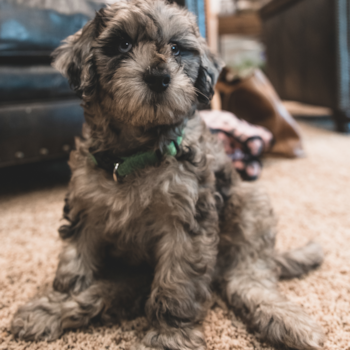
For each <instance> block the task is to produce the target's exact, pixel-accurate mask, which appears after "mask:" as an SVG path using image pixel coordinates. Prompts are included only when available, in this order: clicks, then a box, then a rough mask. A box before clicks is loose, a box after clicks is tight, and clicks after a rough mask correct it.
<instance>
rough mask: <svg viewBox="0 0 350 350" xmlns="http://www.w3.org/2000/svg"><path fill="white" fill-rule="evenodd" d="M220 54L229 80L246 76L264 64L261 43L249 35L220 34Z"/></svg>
mask: <svg viewBox="0 0 350 350" xmlns="http://www.w3.org/2000/svg"><path fill="white" fill-rule="evenodd" d="M220 55H221V57H222V59H223V60H224V62H225V63H226V66H227V67H228V68H229V72H228V73H227V74H231V76H232V78H231V79H230V80H233V79H234V78H246V77H248V76H250V75H252V74H253V72H254V70H255V69H256V68H261V67H263V66H264V64H265V57H264V47H263V45H262V44H261V43H260V42H259V41H258V40H256V39H254V38H252V37H249V36H241V35H222V36H220Z"/></svg>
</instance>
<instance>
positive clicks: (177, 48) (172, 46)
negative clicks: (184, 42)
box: [171, 44, 180, 56]
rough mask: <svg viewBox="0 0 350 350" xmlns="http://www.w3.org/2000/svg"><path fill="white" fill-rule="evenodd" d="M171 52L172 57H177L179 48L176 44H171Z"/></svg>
mask: <svg viewBox="0 0 350 350" xmlns="http://www.w3.org/2000/svg"><path fill="white" fill-rule="evenodd" d="M171 52H172V54H173V55H174V56H179V54H180V48H179V47H178V46H177V45H176V44H171Z"/></svg>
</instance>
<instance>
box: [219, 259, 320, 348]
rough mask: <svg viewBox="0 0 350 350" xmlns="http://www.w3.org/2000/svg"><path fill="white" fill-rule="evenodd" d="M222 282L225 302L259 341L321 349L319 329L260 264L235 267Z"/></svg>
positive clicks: (277, 345) (261, 262)
mask: <svg viewBox="0 0 350 350" xmlns="http://www.w3.org/2000/svg"><path fill="white" fill-rule="evenodd" d="M224 280H225V283H224V284H223V286H222V287H223V293H224V297H225V299H226V300H227V302H228V303H229V304H230V305H231V306H232V307H233V308H234V310H235V311H236V312H237V313H238V314H239V315H240V316H241V317H242V319H243V320H244V321H245V322H246V323H247V325H248V328H249V329H250V330H251V331H253V332H256V333H257V335H258V336H259V337H260V338H261V339H262V340H264V341H267V342H268V343H270V344H272V345H274V346H276V347H283V346H285V347H287V348H293V349H300V350H301V349H303V350H304V349H321V345H322V343H323V338H324V336H323V332H322V330H321V328H320V327H319V325H318V324H317V323H316V322H315V321H314V320H312V319H311V318H310V317H309V316H308V315H307V314H306V312H305V311H304V310H303V309H302V308H301V307H300V306H299V305H297V304H295V303H293V302H291V301H288V300H287V299H286V298H285V297H284V296H282V295H281V294H280V293H279V291H278V290H277V286H276V282H277V281H276V278H275V276H274V275H273V274H272V273H271V272H270V270H269V267H266V266H265V265H264V262H263V261H257V262H256V264H255V265H250V266H244V265H242V266H240V267H239V266H236V267H235V268H234V269H232V270H231V271H227V272H226V274H225V277H224Z"/></svg>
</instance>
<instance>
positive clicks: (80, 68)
mask: <svg viewBox="0 0 350 350" xmlns="http://www.w3.org/2000/svg"><path fill="white" fill-rule="evenodd" d="M104 18H105V17H104V9H101V10H100V11H98V12H97V13H96V16H95V18H94V19H93V20H91V21H90V22H88V23H87V24H86V25H85V26H84V27H83V28H82V29H81V30H79V31H78V32H77V33H75V34H73V35H71V36H69V37H68V38H67V39H66V40H64V41H63V44H62V45H61V46H59V47H58V48H57V49H56V50H55V51H54V52H53V53H52V57H53V64H52V65H53V67H54V68H56V69H57V70H58V71H59V72H61V73H62V74H63V75H64V76H65V77H66V78H68V81H69V84H70V85H71V87H72V88H73V89H74V91H76V92H77V93H78V95H79V96H80V97H82V96H84V97H89V96H92V95H93V93H94V89H95V88H96V79H97V77H96V69H95V62H94V56H93V53H92V50H91V48H92V44H93V41H94V40H95V38H96V37H97V36H98V34H99V32H100V31H101V29H102V27H103V26H104Z"/></svg>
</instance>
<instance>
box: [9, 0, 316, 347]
mask: <svg viewBox="0 0 350 350" xmlns="http://www.w3.org/2000/svg"><path fill="white" fill-rule="evenodd" d="M122 37H127V38H128V40H130V42H131V43H132V45H133V47H132V49H131V51H129V52H127V53H120V52H118V43H119V42H120V40H121V39H120V38H122ZM174 42H175V43H177V44H178V45H179V47H180V48H181V50H182V53H181V55H179V56H174V55H173V54H172V52H171V49H170V46H171V44H172V43H174ZM54 55H55V66H56V68H57V69H59V70H60V71H61V72H62V73H63V74H64V75H66V76H67V77H68V78H69V80H70V82H71V84H72V86H73V87H74V89H75V90H76V91H77V92H78V93H79V94H80V95H81V97H82V99H83V106H84V110H85V117H86V126H85V128H84V132H83V136H84V137H83V139H81V140H77V145H76V150H75V151H73V152H72V153H71V157H70V161H69V164H70V167H71V169H72V178H71V181H70V185H69V192H68V194H67V198H66V205H65V207H64V217H65V219H66V220H67V224H66V225H64V226H62V228H61V229H60V234H61V237H62V239H64V240H65V242H66V245H65V247H64V249H63V251H62V253H61V255H60V258H59V264H58V268H57V272H56V277H55V280H54V283H53V287H54V290H53V291H52V292H50V293H48V294H46V295H44V296H41V297H37V298H35V299H34V300H33V301H31V302H29V303H28V304H26V305H25V306H23V307H21V308H20V309H19V310H18V311H17V313H16V315H15V316H14V319H13V322H12V331H13V333H14V334H15V335H16V336H18V337H19V338H21V339H25V340H39V339H46V340H53V339H56V338H57V337H59V336H60V335H61V334H62V332H63V331H64V330H65V329H67V328H77V327H81V326H84V325H86V324H88V323H89V322H90V321H91V320H92V319H93V318H96V317H100V318H101V319H102V320H105V321H109V322H110V321H116V320H118V319H120V318H124V317H135V316H136V315H138V314H142V313H145V314H146V316H147V318H148V320H149V322H150V325H151V329H150V331H149V333H148V334H147V335H146V337H145V339H144V340H143V342H142V343H141V344H138V345H137V348H139V349H172V350H175V349H183V350H192V349H205V348H206V345H205V341H204V336H203V333H202V327H201V321H202V320H203V317H204V316H205V314H206V311H207V309H208V307H209V305H210V299H211V295H212V291H213V289H217V290H218V291H219V292H220V293H221V295H222V296H223V298H224V299H225V300H226V301H227V303H228V304H229V305H231V306H232V307H233V308H234V310H235V311H236V312H237V313H238V314H239V315H240V316H241V317H242V319H243V320H245V321H246V322H247V325H248V327H249V328H250V329H251V330H252V331H254V332H256V334H257V335H259V336H260V337H261V338H262V339H263V340H265V341H268V342H269V343H271V344H273V345H276V346H278V347H280V346H286V347H290V348H295V349H320V348H321V346H322V342H323V333H322V330H321V329H320V327H319V326H318V325H317V324H316V323H315V322H314V321H313V320H311V319H310V318H309V316H308V315H307V314H306V313H305V312H304V311H303V310H302V309H301V307H299V306H298V305H296V304H293V303H291V302H290V301H288V300H286V298H285V297H283V296H282V295H281V294H280V293H279V292H278V290H277V287H276V284H277V281H278V279H279V278H280V277H283V278H286V277H297V276H300V275H301V274H303V273H306V272H308V271H309V270H310V269H312V268H314V267H315V266H317V265H319V264H320V263H321V262H322V249H321V248H320V247H319V246H318V245H316V244H315V243H312V244H310V245H308V246H307V247H304V248H301V249H299V250H295V251H292V252H287V253H283V254H280V253H277V252H276V251H275V249H274V244H275V234H276V233H275V219H274V215H273V211H272V209H271V206H270V202H269V199H268V197H267V196H266V195H265V194H264V193H262V192H261V191H260V190H259V189H257V188H255V187H254V186H251V185H248V184H244V183H242V182H241V181H240V179H239V177H238V175H237V173H236V172H235V171H234V170H233V168H232V166H231V162H230V160H229V159H228V158H227V157H226V155H225V152H224V149H223V147H222V145H221V144H220V142H219V141H218V140H217V139H216V138H215V136H213V135H211V134H210V132H209V131H208V129H207V128H206V126H205V125H204V124H203V122H202V121H201V119H200V118H199V116H198V114H197V113H196V108H197V105H198V103H199V102H204V101H209V100H210V98H211V97H212V93H213V86H214V84H215V82H216V79H217V76H218V74H219V71H220V69H221V66H222V64H221V62H220V61H219V60H218V59H217V58H216V57H215V56H214V55H212V54H211V53H210V52H209V50H208V48H207V46H206V44H205V42H204V40H203V39H202V38H201V37H200V35H199V32H198V28H197V26H196V21H195V18H194V16H193V15H191V14H190V13H189V12H187V11H186V10H184V9H180V8H179V7H177V6H176V5H169V4H166V3H165V2H163V1H161V0H153V1H152V0H132V1H119V2H117V3H116V4H114V5H111V6H109V7H107V8H106V9H103V10H101V11H100V12H98V13H97V14H96V18H95V19H94V20H93V21H91V22H90V23H88V24H87V25H86V26H85V27H84V28H83V30H81V31H79V32H78V33H76V34H75V35H73V36H71V37H69V38H68V39H67V40H66V42H65V43H64V44H63V45H62V46H61V47H60V48H58V49H57V50H56V52H55V54H54ZM149 67H152V69H163V70H166V71H167V72H169V75H170V78H171V82H170V85H169V88H168V89H167V90H166V91H164V92H162V93H155V92H152V91H151V90H150V89H149V88H148V86H147V84H146V83H145V82H144V79H143V75H144V74H145V71H147V70H149V69H150V68H149ZM183 127H184V139H183V142H182V144H181V149H180V152H179V153H178V155H177V156H176V157H172V156H165V157H163V159H162V160H161V161H160V163H159V164H158V165H157V166H149V167H146V168H144V169H142V170H139V171H135V172H134V173H132V174H130V175H128V176H127V177H126V178H125V179H124V181H123V182H122V183H116V182H114V181H113V178H112V174H110V173H108V172H107V171H105V170H104V169H102V168H99V167H97V166H96V165H95V164H94V163H93V162H92V160H91V158H90V157H89V153H90V152H92V151H93V152H95V151H96V152H97V151H99V152H101V151H102V152H104V151H108V152H111V153H112V154H114V155H116V156H127V155H130V154H133V153H135V152H138V151H141V150H157V149H162V148H164V146H165V145H167V144H169V142H171V140H174V139H175V138H176V136H177V135H179V134H180V133H181V129H182V128H183Z"/></svg>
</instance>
